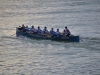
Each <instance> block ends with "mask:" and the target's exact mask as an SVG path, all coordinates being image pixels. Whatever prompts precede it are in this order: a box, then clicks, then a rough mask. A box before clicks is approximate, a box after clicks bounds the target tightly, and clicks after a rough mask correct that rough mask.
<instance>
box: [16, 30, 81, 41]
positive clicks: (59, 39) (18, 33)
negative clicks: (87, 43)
mask: <svg viewBox="0 0 100 75" xmlns="http://www.w3.org/2000/svg"><path fill="white" fill-rule="evenodd" d="M16 36H17V37H18V36H26V37H30V38H34V39H46V40H54V41H68V42H79V41H80V37H79V36H69V37H57V36H51V37H50V36H49V37H46V36H41V35H38V34H30V33H26V32H23V31H21V30H19V29H18V28H16Z"/></svg>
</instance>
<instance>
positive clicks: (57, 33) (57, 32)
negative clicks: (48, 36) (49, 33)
mask: <svg viewBox="0 0 100 75" xmlns="http://www.w3.org/2000/svg"><path fill="white" fill-rule="evenodd" d="M55 34H56V36H57V37H59V36H60V35H61V33H60V32H59V29H57V31H56V33H55Z"/></svg>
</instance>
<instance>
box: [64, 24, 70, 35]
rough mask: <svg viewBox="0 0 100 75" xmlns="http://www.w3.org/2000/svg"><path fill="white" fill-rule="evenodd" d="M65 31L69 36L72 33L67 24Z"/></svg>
mask: <svg viewBox="0 0 100 75" xmlns="http://www.w3.org/2000/svg"><path fill="white" fill-rule="evenodd" d="M65 33H66V35H67V36H69V35H70V34H71V33H70V31H69V29H68V28H67V26H66V27H65Z"/></svg>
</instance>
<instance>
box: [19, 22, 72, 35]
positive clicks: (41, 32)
mask: <svg viewBox="0 0 100 75" xmlns="http://www.w3.org/2000/svg"><path fill="white" fill-rule="evenodd" d="M19 30H22V31H23V32H27V33H33V34H39V35H45V36H49V35H50V36H69V35H71V33H70V31H69V29H68V28H67V26H66V27H65V29H64V31H63V32H62V33H61V32H59V29H57V31H54V29H53V28H51V30H50V31H48V29H47V27H44V29H43V30H41V29H40V27H39V26H38V28H37V29H35V28H34V26H32V27H31V28H29V27H28V26H24V24H23V25H22V26H19Z"/></svg>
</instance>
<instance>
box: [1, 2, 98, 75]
mask: <svg viewBox="0 0 100 75" xmlns="http://www.w3.org/2000/svg"><path fill="white" fill-rule="evenodd" d="M22 24H24V25H25V26H26V25H28V26H29V27H31V26H32V25H34V26H35V28H37V27H38V26H40V27H41V29H43V28H44V27H45V26H47V28H48V30H50V29H51V28H52V27H53V28H54V30H55V31H56V29H57V28H59V29H60V32H62V31H63V30H64V27H65V26H67V27H68V28H69V30H70V31H71V33H72V34H73V35H79V36H80V42H79V43H75V42H57V41H51V40H36V39H30V38H27V37H16V35H15V33H16V27H18V26H21V25H22ZM0 75H100V0H0Z"/></svg>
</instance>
